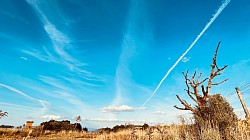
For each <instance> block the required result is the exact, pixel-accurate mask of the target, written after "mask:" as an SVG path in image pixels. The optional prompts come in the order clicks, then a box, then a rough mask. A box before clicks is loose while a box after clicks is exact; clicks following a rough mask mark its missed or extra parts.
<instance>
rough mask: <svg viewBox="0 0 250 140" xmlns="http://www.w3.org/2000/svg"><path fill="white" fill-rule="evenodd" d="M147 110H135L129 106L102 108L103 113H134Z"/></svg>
mask: <svg viewBox="0 0 250 140" xmlns="http://www.w3.org/2000/svg"><path fill="white" fill-rule="evenodd" d="M143 109H145V108H134V107H131V106H127V105H121V106H109V107H104V108H101V111H102V112H134V111H137V110H143Z"/></svg>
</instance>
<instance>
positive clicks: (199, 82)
mask: <svg viewBox="0 0 250 140" xmlns="http://www.w3.org/2000/svg"><path fill="white" fill-rule="evenodd" d="M207 80H208V78H205V79H204V80H202V81H201V82H199V85H200V84H202V83H204V82H205V81H207Z"/></svg>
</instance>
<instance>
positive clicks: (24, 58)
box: [20, 56, 28, 61]
mask: <svg viewBox="0 0 250 140" xmlns="http://www.w3.org/2000/svg"><path fill="white" fill-rule="evenodd" d="M20 58H21V59H23V60H25V61H27V60H28V58H27V57H24V56H21V57H20Z"/></svg>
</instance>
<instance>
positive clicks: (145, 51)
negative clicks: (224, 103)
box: [0, 0, 250, 128]
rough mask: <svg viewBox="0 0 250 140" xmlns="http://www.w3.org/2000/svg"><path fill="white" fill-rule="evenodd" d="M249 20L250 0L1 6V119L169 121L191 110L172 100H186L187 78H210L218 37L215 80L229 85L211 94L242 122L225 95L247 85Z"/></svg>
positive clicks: (97, 0)
mask: <svg viewBox="0 0 250 140" xmlns="http://www.w3.org/2000/svg"><path fill="white" fill-rule="evenodd" d="M228 2H229V3H228ZM223 3H224V4H225V3H228V5H227V6H226V7H224V9H222V11H220V13H218V11H217V10H218V9H219V8H221V7H222V4H223ZM216 13H217V17H215V15H216ZM249 15H250V2H249V1H248V0H241V1H236V0H232V1H229V0H227V1H211V0H203V1H200V0H191V1H186V0H176V1H172V0H154V1H150V0H133V1H132V0H131V1H129V0H119V1H117V0H107V1H103V0H91V1H87V0H81V1H77V0H75V1H71V0H53V1H51V0H26V1H18V0H9V1H0V58H1V59H0V63H1V65H0V77H1V78H0V93H1V94H0V108H1V110H4V111H8V112H9V116H8V117H5V118H2V119H1V120H0V123H1V124H11V125H15V126H18V125H22V124H24V123H25V121H26V120H34V121H35V124H36V125H38V124H40V122H42V121H47V120H49V119H58V120H62V119H69V120H72V121H73V120H74V117H76V116H78V115H80V116H81V117H82V124H83V125H84V126H87V127H92V128H98V127H106V126H113V125H116V124H121V123H123V124H124V123H144V122H146V123H149V124H159V123H166V124H167V123H172V122H174V121H176V119H177V116H178V115H180V114H190V112H188V111H179V110H176V109H175V108H173V106H174V105H180V103H179V102H178V100H177V99H176V96H175V95H176V94H179V95H180V96H181V97H182V98H184V99H186V100H187V101H190V100H189V99H188V97H187V95H186V94H185V91H184V90H183V89H184V88H185V83H184V80H183V77H182V73H181V72H182V71H186V70H189V71H190V72H194V71H195V70H197V71H198V72H203V78H204V77H206V76H208V75H209V71H210V64H211V62H212V57H213V53H214V50H215V48H216V46H217V43H218V42H219V41H222V43H221V47H220V50H219V55H218V65H220V66H223V65H226V64H227V65H229V67H228V68H227V69H226V70H225V73H224V75H222V76H221V77H218V78H217V79H216V80H218V81H219V80H222V79H223V78H227V77H229V78H230V79H229V81H227V82H226V83H224V84H223V85H220V86H217V87H213V89H212V91H211V92H212V93H221V94H222V95H224V96H225V97H226V98H227V99H228V101H229V102H230V103H231V104H232V106H233V107H234V108H235V112H236V113H237V114H238V115H239V116H241V113H242V111H243V110H242V108H241V106H240V103H239V101H238V100H237V96H236V95H235V94H234V95H233V96H230V97H229V96H228V95H229V94H230V93H232V92H235V90H234V88H235V87H236V86H239V87H240V86H242V85H244V84H246V83H248V82H249V81H250V73H248V71H249V68H250V53H249V52H250V40H249V38H250V18H249ZM212 18H214V20H213V21H212ZM208 23H211V24H210V25H209V27H207V29H206V30H205V32H204V33H202V34H200V33H201V32H202V31H204V29H205V26H206V25H208ZM199 34H200V37H199V38H197V36H198V35H199ZM195 40H196V41H195ZM194 41H195V42H194ZM192 43H193V46H191V48H190V45H191V44H192ZM188 48H190V50H189V51H188V52H187V53H186V54H185V55H183V53H185V51H187V49H188ZM182 56H183V57H182ZM180 58H181V59H180ZM178 59H180V61H179V62H178V63H176V62H177V61H178ZM175 63H176V64H177V65H176V66H175V67H173V65H174V64H175ZM171 67H172V68H173V69H172V70H171V71H170V73H169V75H168V76H167V77H166V79H165V80H164V81H163V82H162V84H161V85H160V86H159V89H158V90H157V91H156V92H155V94H153V93H154V91H155V90H156V88H157V86H158V85H159V83H160V81H161V80H162V78H163V77H164V76H165V75H166V73H167V71H169V69H170V68H171ZM152 94H153V96H152ZM151 96H152V98H150V97H151ZM232 97H233V98H232ZM244 97H245V99H246V104H247V105H248V106H250V102H248V101H247V100H248V99H249V97H250V96H249V95H248V94H244ZM149 98H150V100H148V99H149ZM147 100H148V102H147V103H146V104H145V105H144V103H145V102H146V101H147ZM190 102H191V101H190Z"/></svg>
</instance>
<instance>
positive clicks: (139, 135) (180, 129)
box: [0, 120, 250, 140]
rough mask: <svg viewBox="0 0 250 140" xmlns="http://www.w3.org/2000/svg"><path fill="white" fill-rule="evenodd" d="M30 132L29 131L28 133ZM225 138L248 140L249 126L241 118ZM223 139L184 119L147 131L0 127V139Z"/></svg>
mask: <svg viewBox="0 0 250 140" xmlns="http://www.w3.org/2000/svg"><path fill="white" fill-rule="evenodd" d="M29 133H30V134H29ZM227 133H228V134H227V135H228V136H229V138H228V139H230V140H231V139H232V140H250V127H249V126H248V124H247V123H246V122H244V121H239V122H238V124H237V127H236V128H229V129H228V130H227ZM12 139H20V140H29V139H32V140H57V139H60V140H76V139H79V140H87V139H90V140H222V139H223V134H221V133H220V131H219V129H217V128H216V127H207V128H203V129H202V130H200V131H198V130H197V128H196V127H195V126H194V125H190V123H188V122H187V120H181V123H180V124H173V125H170V126H151V127H149V128H148V129H146V130H140V129H129V130H122V131H118V132H116V133H114V132H110V133H109V132H103V133H99V132H88V133H87V132H77V131H60V132H53V131H44V132H43V133H42V131H39V130H36V129H34V130H33V131H32V132H31V131H30V132H26V131H20V130H17V129H0V140H12Z"/></svg>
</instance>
